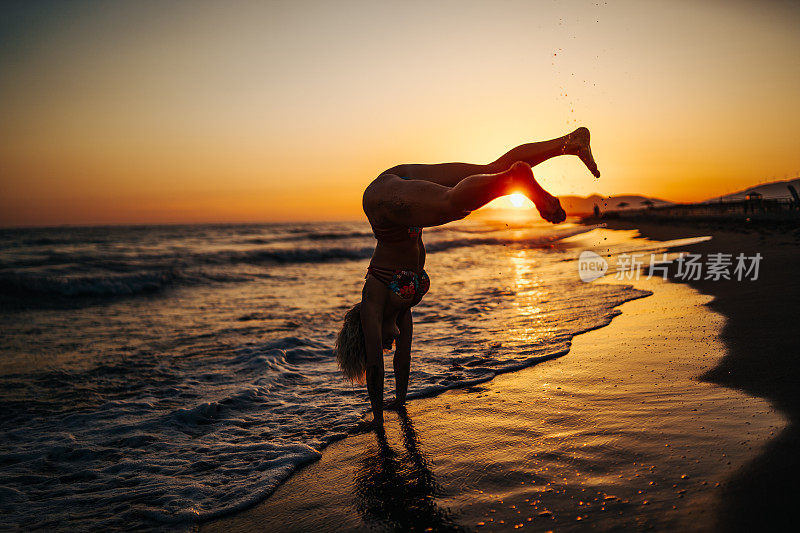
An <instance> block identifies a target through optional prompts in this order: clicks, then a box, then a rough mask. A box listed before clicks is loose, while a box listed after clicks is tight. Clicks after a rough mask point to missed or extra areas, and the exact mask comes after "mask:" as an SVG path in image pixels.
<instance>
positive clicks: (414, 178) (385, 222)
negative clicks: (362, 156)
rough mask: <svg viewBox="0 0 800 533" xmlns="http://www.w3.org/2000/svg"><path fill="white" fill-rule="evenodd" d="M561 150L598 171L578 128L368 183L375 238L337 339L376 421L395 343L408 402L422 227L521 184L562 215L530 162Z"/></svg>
mask: <svg viewBox="0 0 800 533" xmlns="http://www.w3.org/2000/svg"><path fill="white" fill-rule="evenodd" d="M559 155H576V156H578V157H579V158H580V159H581V160H582V161H583V163H584V164H585V165H586V167H587V168H588V169H589V171H590V172H591V173H592V174H594V175H595V176H596V177H600V173H599V171H598V170H597V165H596V164H595V162H594V159H593V158H592V152H591V148H590V146H589V130H587V129H586V128H578V129H577V130H575V131H573V132H572V133H570V134H568V135H565V136H563V137H560V138H558V139H553V140H550V141H543V142H536V143H529V144H523V145H521V146H517V147H516V148H514V149H512V150H511V151H509V152H507V153H506V154H504V155H503V156H501V157H500V158H499V159H497V160H496V161H494V162H493V163H489V164H488V165H473V164H467V163H441V164H435V165H420V164H411V165H398V166H395V167H392V168H390V169H389V170H387V171H385V172H384V173H382V174H381V175H380V176H378V177H377V178H375V180H374V181H373V182H372V183H370V184H369V186H368V187H367V188H366V190H365V191H364V199H363V207H364V213H365V214H366V215H367V218H368V219H369V222H370V224H371V225H372V231H373V233H374V234H375V238H376V239H377V241H378V242H377V245H376V246H375V252H374V253H373V254H372V260H371V261H370V264H369V267H368V269H367V276H366V281H365V282H364V289H363V291H362V294H361V302H360V303H358V304H356V305H355V306H353V308H352V309H350V310H349V311H348V312H347V314H346V315H345V319H344V325H343V327H342V330H341V331H340V332H339V335H338V337H337V340H336V358H337V360H338V362H339V366H340V367H341V369H342V372H343V373H344V375H345V376H346V377H347V378H349V379H351V380H354V381H358V382H360V383H363V382H364V380H365V379H366V384H367V391H368V393H369V399H370V404H371V405H372V413H373V424H374V425H375V426H376V427H381V426H382V425H383V409H384V405H383V350H388V349H391V347H392V343H394V344H395V353H394V360H393V366H394V376H395V384H396V385H395V388H396V390H395V400H394V402H392V404H390V405H389V406H387V407H389V408H391V407H394V406H400V405H402V404H403V403H404V402H405V398H406V392H407V390H408V376H409V372H410V365H411V335H412V330H413V323H412V317H411V308H412V307H413V306H415V305H416V304H418V303H419V301H420V300H421V299H422V297H423V295H424V294H425V293H426V292H427V291H428V288H429V286H430V280H429V278H428V275H427V273H426V272H425V270H424V269H423V267H424V266H425V246H424V245H423V243H422V228H425V227H430V226H439V225H442V224H446V223H447V222H452V221H454V220H460V219H462V218H464V217H465V216H467V215H468V214H469V213H471V212H472V211H474V210H476V209H478V208H479V207H481V206H484V205H486V204H487V203H489V202H490V201H492V200H494V199H495V198H498V197H500V196H504V195H507V194H511V193H512V192H521V193H523V194H525V196H527V197H528V198H530V199H531V201H532V202H533V203H534V204H535V205H536V208H537V209H538V210H539V214H540V215H541V216H542V218H544V219H545V220H547V221H548V222H552V223H553V224H558V223H559V222H563V221H564V219H565V218H566V214H565V213H564V210H563V209H562V208H561V204H560V203H559V201H558V198H556V197H554V196H552V195H551V194H549V193H548V192H547V191H545V190H544V189H543V188H542V187H541V186H540V185H539V184H538V183H537V182H536V180H535V179H534V177H533V172H532V171H531V167H532V166H536V165H538V164H539V163H541V162H543V161H546V160H548V159H550V158H552V157H555V156H559Z"/></svg>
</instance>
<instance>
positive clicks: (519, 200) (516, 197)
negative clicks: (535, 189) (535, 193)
mask: <svg viewBox="0 0 800 533" xmlns="http://www.w3.org/2000/svg"><path fill="white" fill-rule="evenodd" d="M527 200H528V198H527V197H526V196H525V195H524V194H522V193H520V192H515V193H514V194H512V195H511V196H509V197H508V201H509V202H511V205H513V206H514V207H517V208H519V207H522V206H524V205H525V202H526V201H527Z"/></svg>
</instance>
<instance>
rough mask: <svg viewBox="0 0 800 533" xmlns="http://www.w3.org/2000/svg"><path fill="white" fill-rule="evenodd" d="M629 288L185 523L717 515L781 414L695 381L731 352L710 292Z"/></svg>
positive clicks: (296, 526) (588, 522) (710, 523)
mask: <svg viewBox="0 0 800 533" xmlns="http://www.w3.org/2000/svg"><path fill="white" fill-rule="evenodd" d="M681 236H686V235H685V234H682V235H681ZM654 237H656V236H654ZM603 282H613V280H609V279H606V280H605V281H603ZM635 285H636V286H637V287H638V288H644V289H648V290H651V291H653V293H654V294H653V295H652V296H650V297H647V298H643V299H640V300H635V301H631V302H628V303H625V304H623V305H622V306H621V308H620V309H621V310H622V315H621V316H618V317H617V318H615V319H614V321H613V322H612V323H611V325H610V326H608V327H605V328H601V329H598V330H595V331H591V332H589V333H586V334H583V335H579V336H577V337H576V338H575V339H574V341H573V346H572V349H571V351H570V353H569V354H567V355H566V356H564V357H562V358H559V359H556V360H551V361H548V362H545V363H541V364H539V365H536V366H533V367H530V368H527V369H524V370H521V371H519V372H515V373H511V374H505V375H501V376H498V377H496V378H495V379H494V380H493V381H491V382H489V383H486V384H484V385H483V386H481V387H477V388H473V389H470V390H454V391H449V392H447V393H445V394H442V395H440V396H438V397H435V398H427V399H420V400H415V401H412V402H410V404H409V406H408V413H407V415H406V416H399V417H398V416H397V415H395V414H389V415H388V416H387V422H386V428H387V438H386V441H385V442H384V441H381V440H380V439H378V438H376V436H375V435H374V434H364V435H356V436H352V437H350V438H347V439H345V440H342V441H339V442H336V443H334V444H332V445H330V446H329V447H327V448H326V449H325V450H324V452H323V454H322V458H321V459H320V460H319V461H317V462H315V463H312V464H310V465H308V466H306V467H304V468H302V469H301V470H300V471H298V472H297V473H296V474H295V475H294V476H292V477H291V478H290V479H289V480H288V481H287V482H286V483H284V484H283V485H281V486H280V487H279V488H278V489H277V490H276V492H275V493H273V494H272V495H271V496H270V497H269V498H267V499H266V500H265V501H263V502H262V503H260V504H258V505H256V506H255V507H253V508H250V509H248V510H245V511H243V512H241V513H238V514H235V515H232V516H229V517H225V518H221V519H218V520H216V521H213V522H210V523H207V524H204V525H203V526H202V527H201V530H202V531H207V532H211V531H225V532H226V533H229V532H231V531H235V532H238V531H314V530H318V531H333V530H336V531H339V530H426V529H427V528H432V529H431V530H433V531H447V530H511V529H515V528H529V529H530V528H533V529H534V530H543V531H544V530H557V531H563V530H576V531H577V530H585V529H597V530H611V529H619V528H626V529H631V528H633V529H637V530H638V529H646V528H655V529H656V530H684V529H691V530H694V531H697V530H701V531H702V530H719V529H726V528H730V527H731V522H729V521H727V520H726V514H727V513H730V512H731V509H730V508H731V501H730V499H731V491H735V490H738V489H737V488H736V487H737V486H736V483H739V481H737V480H738V479H739V477H740V476H741V475H742V472H744V471H746V469H747V468H749V466H748V465H751V464H752V461H753V460H754V458H756V457H764V456H765V455H769V453H771V452H770V450H771V449H772V447H774V446H775V441H774V440H772V439H774V438H775V436H776V435H778V434H782V433H781V432H782V431H784V426H785V424H786V419H785V418H784V417H783V416H782V415H781V414H780V413H779V412H778V411H777V410H776V409H774V408H773V407H772V404H771V403H770V402H769V401H767V400H765V399H761V398H755V397H753V396H750V395H748V394H746V393H744V392H741V391H738V390H736V389H733V388H728V387H722V386H719V385H717V384H715V383H711V382H707V381H700V380H699V379H698V376H699V375H701V374H704V373H705V374H706V375H707V374H708V373H709V372H712V371H714V369H715V368H717V366H718V365H719V364H720V363H721V362H724V361H726V360H727V359H728V358H730V357H731V352H730V348H729V342H728V340H727V339H726V337H725V332H726V331H727V330H728V329H729V328H728V326H727V325H726V324H727V321H726V318H725V317H724V316H723V315H722V314H720V313H718V312H715V311H713V310H712V309H710V308H709V305H708V303H709V302H710V300H711V297H709V296H705V295H702V294H700V293H699V292H698V291H697V290H695V289H693V288H691V287H689V286H687V285H684V284H679V283H672V282H664V281H662V280H659V279H652V280H642V281H640V282H637V283H635ZM784 334H785V332H784ZM782 435H783V434H782ZM781 438H782V437H781ZM778 440H780V439H778Z"/></svg>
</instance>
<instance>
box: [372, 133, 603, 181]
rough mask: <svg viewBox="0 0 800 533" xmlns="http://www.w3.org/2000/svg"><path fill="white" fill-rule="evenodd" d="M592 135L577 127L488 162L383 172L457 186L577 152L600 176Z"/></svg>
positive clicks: (412, 165)
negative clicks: (517, 165)
mask: <svg viewBox="0 0 800 533" xmlns="http://www.w3.org/2000/svg"><path fill="white" fill-rule="evenodd" d="M589 140H590V135H589V130H588V129H586V128H583V127H581V128H578V129H576V130H575V131H573V132H572V133H570V134H568V135H564V136H563V137H559V138H557V139H551V140H549V141H542V142H535V143H528V144H523V145H520V146H517V147H516V148H513V149H511V150H509V151H508V152H506V153H505V154H503V155H502V156H500V157H499V158H498V159H497V160H496V161H494V162H492V163H489V164H488V165H474V164H470V163H439V164H435V165H421V164H411V165H398V166H396V167H392V168H390V169H389V170H387V171H386V172H385V173H384V174H394V175H396V176H402V177H405V178H410V179H415V180H423V181H430V182H433V183H438V184H439V185H444V186H445V187H455V186H456V185H458V183H459V182H460V181H461V180H463V179H465V178H467V177H470V176H474V175H476V174H496V173H499V172H503V171H504V170H507V169H509V168H511V165H513V164H514V163H516V162H517V161H524V162H525V163H528V165H530V166H532V167H534V166H536V165H538V164H539V163H542V162H544V161H547V160H548V159H550V158H552V157H556V156H559V155H577V156H578V157H580V158H581V161H583V162H584V164H585V165H586V167H587V168H588V169H589V171H590V172H591V173H592V174H594V175H595V176H596V177H600V172H599V171H598V170H597V165H596V164H595V162H594V158H593V157H592V149H591V147H590V145H589Z"/></svg>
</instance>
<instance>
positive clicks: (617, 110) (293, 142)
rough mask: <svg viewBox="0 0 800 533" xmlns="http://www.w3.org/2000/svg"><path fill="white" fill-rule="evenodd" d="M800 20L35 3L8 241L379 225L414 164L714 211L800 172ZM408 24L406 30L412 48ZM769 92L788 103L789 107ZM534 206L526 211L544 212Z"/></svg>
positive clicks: (715, 7) (10, 47)
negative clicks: (560, 144)
mask: <svg viewBox="0 0 800 533" xmlns="http://www.w3.org/2000/svg"><path fill="white" fill-rule="evenodd" d="M798 13H800V8H798V7H797V6H796V5H792V4H789V3H785V4H783V3H774V4H765V5H760V4H759V5H756V4H748V3H735V4H729V3H721V2H719V3H718V2H703V3H683V2H609V3H605V2H602V3H599V4H598V3H592V2H580V1H571V2H557V3H556V2H553V3H548V4H538V3H529V2H508V3H506V4H504V5H503V7H502V8H499V7H498V6H496V5H495V4H492V3H483V2H478V3H470V2H467V3H464V2H437V3H435V4H434V5H429V4H422V3H420V4H415V3H412V4H408V5H407V4H402V5H401V4H387V3H360V2H345V3H338V2H337V3H326V2H318V3H315V5H314V6H313V7H312V6H310V5H309V4H308V3H302V4H294V3H265V4H250V3H235V4H205V3H204V4H199V5H198V4H194V3H188V2H171V3H168V4H160V3H138V2H130V3H110V4H109V3H89V4H85V3H62V2H50V3H48V2H37V3H18V4H14V5H12V6H6V8H5V10H4V17H3V20H2V22H0V33H2V35H3V36H4V38H3V47H2V49H0V113H2V116H3V120H2V121H0V141H1V142H0V168H1V169H2V175H3V177H2V195H0V224H2V225H51V224H65V223H69V224H93V223H147V222H200V221H211V222H214V221H220V222H221V221H273V220H333V219H361V218H363V213H362V212H361V205H360V202H361V194H362V191H363V189H364V187H365V186H366V185H367V184H368V183H369V182H370V181H371V180H372V179H374V177H375V176H376V175H378V174H379V173H380V172H381V171H382V170H384V169H386V168H389V167H391V166H394V165H396V164H399V163H413V162H420V163H435V162H443V161H467V162H487V161H491V160H493V159H494V158H496V157H497V156H498V155H500V154H501V153H503V152H504V151H506V150H508V149H509V148H511V147H513V146H515V145H517V144H520V143H523V142H528V141H533V140H541V139H547V138H552V137H555V136H559V135H562V134H564V133H566V132H568V131H571V130H573V129H574V128H575V127H576V126H578V125H587V126H588V127H590V128H591V130H592V142H593V147H594V153H595V157H596V159H597V162H598V165H599V167H600V170H601V172H602V177H601V178H600V179H599V180H596V179H594V178H593V177H592V176H591V175H590V174H588V173H587V172H586V170H585V169H584V168H583V166H582V165H581V164H580V162H579V161H578V160H577V159H576V158H571V157H565V158H557V159H555V160H553V161H550V162H548V163H546V164H542V165H539V166H537V167H536V168H535V169H534V172H535V174H536V176H537V179H539V181H540V182H541V183H542V185H543V186H544V187H545V188H547V189H548V190H550V191H551V192H552V193H553V194H557V195H581V196H588V195H590V194H592V193H599V194H604V195H610V194H624V193H639V194H645V195H648V196H654V197H660V198H665V199H669V200H674V201H698V200H703V199H705V198H709V197H712V196H716V195H720V194H724V193H729V192H732V191H734V190H737V189H741V188H744V187H746V186H750V185H753V184H756V183H758V182H760V181H764V180H768V179H770V178H772V179H783V178H785V177H792V176H794V175H796V174H797V173H798V172H800V152H798V151H797V150H796V147H797V146H798V145H800V127H798V126H800V103H798V98H797V87H800V68H798V63H797V56H796V51H797V50H798V49H799V48H800V33H798V32H797V30H796V28H797V23H798V22H800V17H799V16H798ZM387 28H404V31H403V32H402V35H397V34H395V33H394V32H393V31H388V30H387ZM767 95H768V96H767ZM525 205H527V204H525Z"/></svg>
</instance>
